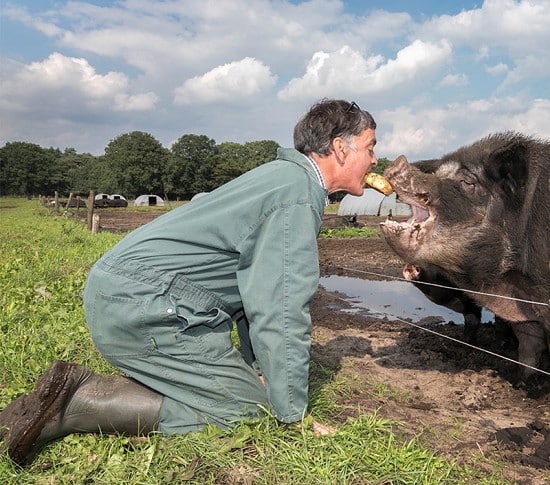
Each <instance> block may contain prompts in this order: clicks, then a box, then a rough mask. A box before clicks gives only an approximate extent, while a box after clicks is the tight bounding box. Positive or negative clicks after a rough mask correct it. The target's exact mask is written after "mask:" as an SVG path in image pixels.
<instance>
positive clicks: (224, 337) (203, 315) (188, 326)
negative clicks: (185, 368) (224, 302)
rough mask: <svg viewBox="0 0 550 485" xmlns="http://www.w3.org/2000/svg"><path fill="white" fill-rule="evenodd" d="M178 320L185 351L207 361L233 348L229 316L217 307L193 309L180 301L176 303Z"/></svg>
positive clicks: (216, 358) (213, 359) (215, 358)
mask: <svg viewBox="0 0 550 485" xmlns="http://www.w3.org/2000/svg"><path fill="white" fill-rule="evenodd" d="M176 315H177V318H178V320H179V321H180V323H181V325H182V327H181V332H180V334H181V339H182V343H183V345H184V346H185V347H187V352H189V353H195V352H198V355H200V356H201V360H202V358H204V359H206V360H207V361H215V360H218V359H219V358H220V357H222V356H223V355H225V354H226V353H227V352H229V351H230V350H232V349H233V344H232V342H231V328H232V323H233V322H232V319H231V316H230V315H228V314H227V313H225V312H224V311H223V310H220V309H219V308H212V309H211V310H209V311H204V310H203V311H200V310H198V309H195V310H193V309H192V308H191V305H189V304H183V303H182V302H181V301H180V302H179V304H178V305H176Z"/></svg>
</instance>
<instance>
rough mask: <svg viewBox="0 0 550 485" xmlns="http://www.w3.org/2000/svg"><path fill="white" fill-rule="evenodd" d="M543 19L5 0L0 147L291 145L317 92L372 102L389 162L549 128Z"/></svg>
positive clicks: (430, 11) (454, 5) (362, 6)
mask: <svg viewBox="0 0 550 485" xmlns="http://www.w3.org/2000/svg"><path fill="white" fill-rule="evenodd" d="M548 25H550V0H537V1H535V0H532V1H519V0H517V1H514V0H486V1H484V2H483V1H479V2H473V1H457V0H433V1H417V0H415V1H412V0H408V1H407V0H401V1H391V0H389V1H388V0H385V1H384V0H371V1H366V0H365V1H360V0H349V1H343V0H310V1H299V0H292V1H290V0H231V1H228V0H202V1H200V2H199V1H196V0H170V1H161V0H157V1H149V0H119V1H66V0H54V1H51V0H35V1H25V0H18V1H10V0H2V2H1V4H0V146H2V145H4V144H5V143H7V142H10V141H27V142H32V143H37V144H39V145H41V146H43V147H49V146H53V147H58V148H60V149H62V150H64V149H65V148H66V147H72V148H75V149H76V150H77V151H78V152H79V153H85V152H89V153H93V154H95V155H100V154H103V153H104V149H105V147H106V146H107V144H108V143H109V142H110V141H111V140H112V139H114V138H116V137H117V136H119V135H121V134H123V133H128V132H131V131H134V130H139V131H144V132H147V133H150V134H151V135H153V136H154V137H155V138H156V139H157V140H159V141H160V142H161V143H162V144H163V145H164V146H165V147H167V148H169V147H170V146H171V145H172V143H174V142H175V141H176V140H177V139H178V138H179V137H180V136H182V135H184V134H189V133H191V134H197V135H207V136H209V137H211V138H213V139H214V140H215V141H216V142H218V143H221V142H224V141H235V142H239V143H243V142H246V141H251V140H261V139H270V140H275V141H277V142H278V143H280V144H281V145H284V146H289V145H291V144H292V130H293V127H294V124H295V123H296V121H297V120H298V119H299V117H300V116H301V115H302V114H303V113H304V112H305V111H306V110H307V108H308V107H309V106H310V105H311V104H313V103H314V102H315V101H317V100H318V99H320V98H323V97H335V98H345V99H349V100H355V101H356V102H357V103H358V104H359V105H360V106H361V107H363V108H364V109H367V110H369V111H370V112H371V113H372V115H373V116H374V117H375V119H376V121H377V123H378V130H377V138H378V145H377V154H378V156H380V157H388V158H390V159H393V158H395V157H396V156H398V155H399V154H401V153H403V154H405V155H406V156H407V157H408V158H409V159H411V160H417V159H421V158H433V157H437V156H440V155H442V154H444V153H446V152H449V151H452V150H454V149H456V148H458V147H459V146H462V145H464V144H467V143H471V142H473V141H475V140H477V139H479V138H481V137H483V136H485V135H487V134H489V133H493V132H497V131H503V130H516V131H521V132H523V133H526V134H528V135H533V136H537V137H543V138H550V123H548V120H549V119H550V79H549V78H550V56H548V55H547V52H546V51H547V46H548V45H549V44H550V29H548Z"/></svg>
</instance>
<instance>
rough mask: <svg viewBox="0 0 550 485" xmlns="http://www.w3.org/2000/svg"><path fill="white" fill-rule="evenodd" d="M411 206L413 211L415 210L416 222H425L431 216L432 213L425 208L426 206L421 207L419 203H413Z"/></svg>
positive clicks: (414, 217) (413, 216) (414, 218)
mask: <svg viewBox="0 0 550 485" xmlns="http://www.w3.org/2000/svg"><path fill="white" fill-rule="evenodd" d="M411 208H412V212H413V215H412V218H413V220H414V221H416V222H423V221H425V220H426V219H427V218H428V217H430V213H429V212H428V211H427V210H426V209H424V207H420V206H418V205H413V206H411Z"/></svg>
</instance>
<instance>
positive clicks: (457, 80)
mask: <svg viewBox="0 0 550 485" xmlns="http://www.w3.org/2000/svg"><path fill="white" fill-rule="evenodd" d="M439 84H440V85H441V86H466V85H467V84H468V76H466V74H447V75H446V76H445V77H444V78H443V79H442V80H441V82H440V83H439Z"/></svg>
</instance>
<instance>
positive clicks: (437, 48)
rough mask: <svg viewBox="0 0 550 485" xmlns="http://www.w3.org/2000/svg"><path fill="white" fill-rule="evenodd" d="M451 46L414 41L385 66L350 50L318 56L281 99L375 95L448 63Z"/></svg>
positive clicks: (314, 57)
mask: <svg viewBox="0 0 550 485" xmlns="http://www.w3.org/2000/svg"><path fill="white" fill-rule="evenodd" d="M450 54H451V46H450V44H449V43H448V42H446V41H442V42H440V43H438V44H435V43H430V42H423V41H420V40H415V41H414V42H412V43H411V44H410V45H408V46H406V47H405V48H403V49H401V50H400V51H399V52H398V53H397V56H396V58H395V59H390V60H388V61H387V62H386V63H383V62H384V58H383V57H382V56H380V55H373V56H371V57H368V58H366V59H365V58H364V57H363V56H362V55H361V54H360V53H359V52H357V51H354V50H353V49H351V48H350V47H349V46H344V47H342V48H341V49H339V50H337V51H335V52H330V53H327V52H316V53H315V54H313V56H312V58H311V60H310V62H309V63H308V65H307V68H306V73H305V74H304V76H303V77H301V78H294V79H292V80H291V81H290V82H289V83H288V85H287V86H286V87H285V88H283V89H282V90H281V91H280V92H279V94H278V96H279V98H280V99H282V100H285V101H286V100H292V99H304V98H305V99H308V98H311V97H312V96H317V97H323V96H330V95H336V94H337V93H344V94H363V95H365V94H374V93H381V92H388V91H391V90H392V89H395V88H396V87H397V86H406V85H407V84H408V83H410V82H411V81H412V80H414V79H415V78H424V77H425V76H426V75H428V74H429V73H430V72H431V71H432V70H433V69H435V68H437V67H438V66H440V65H441V64H443V63H444V62H446V61H447V59H448V58H449V55H450Z"/></svg>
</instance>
